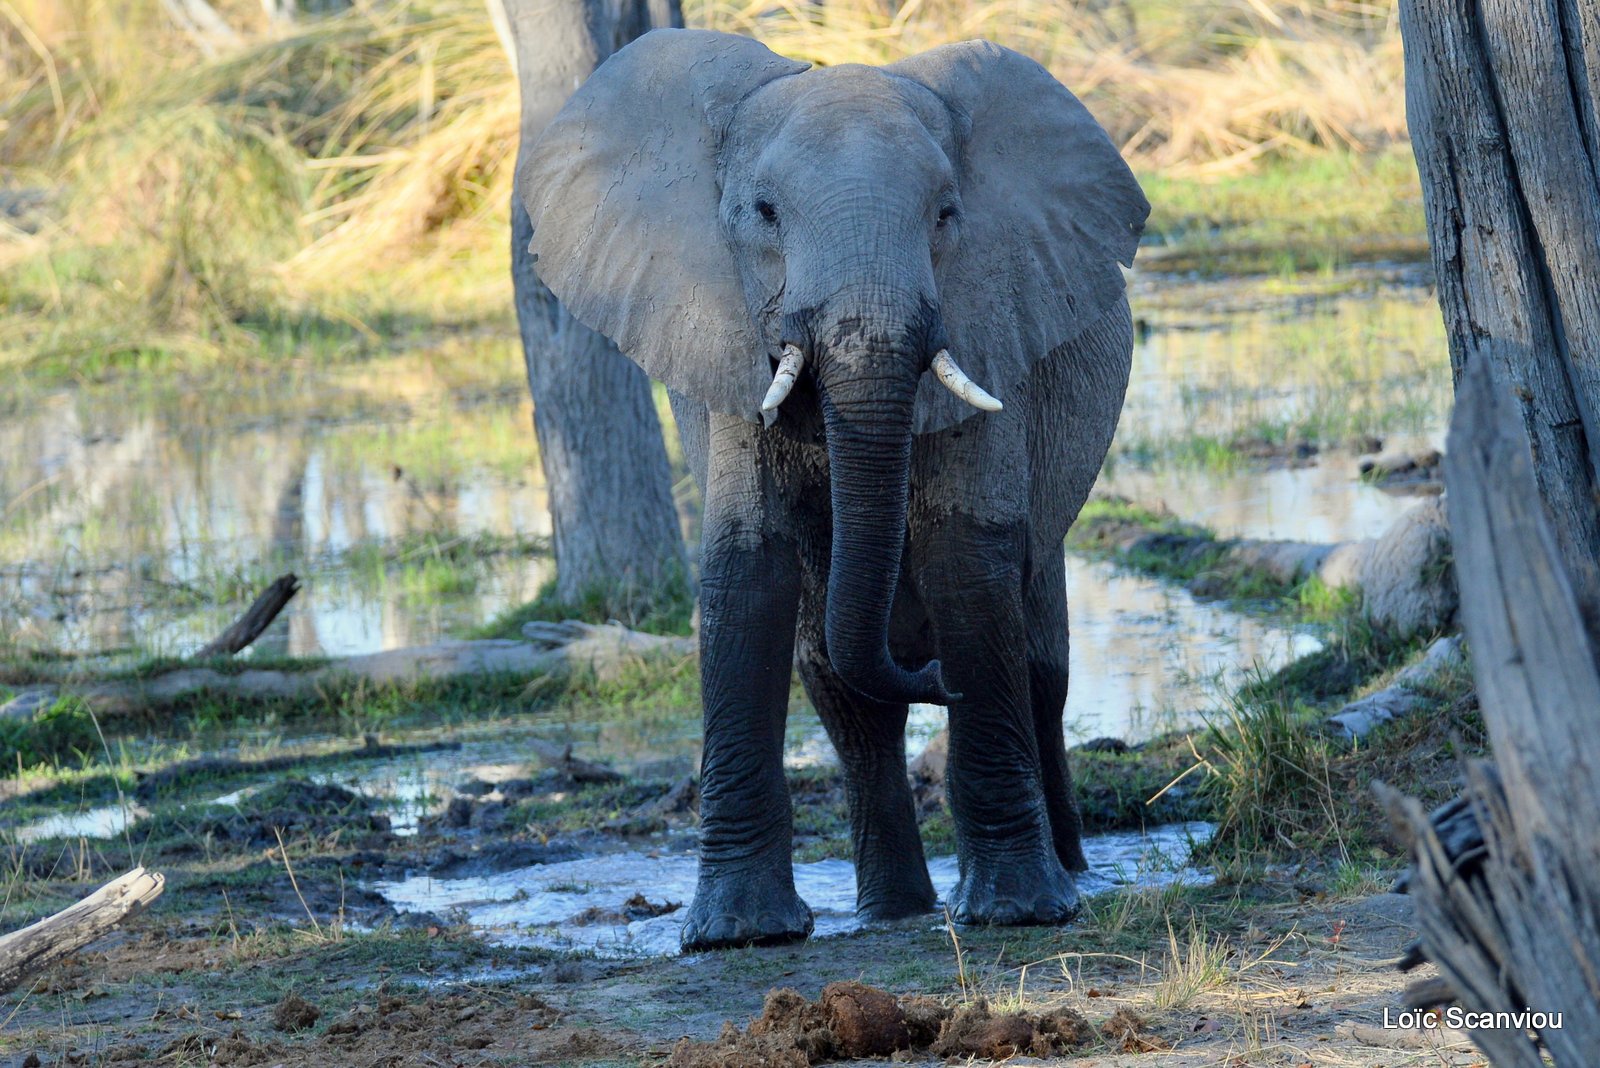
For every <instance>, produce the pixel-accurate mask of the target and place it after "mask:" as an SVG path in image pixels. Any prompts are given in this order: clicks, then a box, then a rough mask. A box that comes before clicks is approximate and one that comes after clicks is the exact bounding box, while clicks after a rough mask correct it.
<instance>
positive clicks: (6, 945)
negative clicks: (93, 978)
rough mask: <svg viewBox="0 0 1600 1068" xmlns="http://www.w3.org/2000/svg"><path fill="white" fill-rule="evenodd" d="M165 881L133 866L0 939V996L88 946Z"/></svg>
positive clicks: (158, 890)
mask: <svg viewBox="0 0 1600 1068" xmlns="http://www.w3.org/2000/svg"><path fill="white" fill-rule="evenodd" d="M165 887H166V878H165V877H164V876H162V875H161V874H159V873H157V872H152V871H145V870H144V869H143V868H135V869H133V870H132V871H130V872H128V873H127V874H126V875H123V876H121V877H120V878H117V879H113V880H112V881H111V882H109V883H107V884H106V885H104V886H102V887H101V888H100V889H98V890H96V891H95V892H94V893H92V894H90V895H89V896H88V897H86V898H84V899H83V900H82V901H79V902H78V903H77V904H74V905H69V906H67V907H66V908H64V909H62V910H61V911H60V912H58V913H56V914H55V915H53V916H47V917H45V918H44V919H42V920H40V921H39V922H38V923H35V924H32V925H31V926H28V927H24V928H23V929H22V930H20V931H14V932H12V933H11V934H8V935H5V936H3V937H0V994H4V993H7V992H8V991H10V990H11V989H13V988H14V987H16V985H17V984H18V983H20V982H22V980H24V979H26V978H27V977H28V976H30V975H33V974H34V973H35V972H39V971H42V970H43V969H45V968H48V967H49V966H50V965H52V964H54V963H55V962H56V961H58V960H61V959H62V958H63V957H67V956H70V955H71V954H73V953H76V952H77V951H78V950H80V949H82V948H83V947H84V946H87V945H88V944H89V943H91V942H93V941H94V940H95V939H97V938H99V937H100V936H101V935H103V934H105V933H106V932H107V931H109V930H111V929H112V928H113V927H115V926H117V924H119V923H121V922H122V921H123V920H125V919H127V918H128V917H129V916H131V915H133V914H134V913H135V912H137V911H138V910H139V909H141V908H143V907H144V906H146V905H148V904H150V902H152V901H154V900H155V899H156V898H158V897H160V896H161V891H162V890H163V889H165Z"/></svg>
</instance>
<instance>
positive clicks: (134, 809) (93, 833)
mask: <svg viewBox="0 0 1600 1068" xmlns="http://www.w3.org/2000/svg"><path fill="white" fill-rule="evenodd" d="M149 814H150V813H148V812H146V811H145V810H144V809H143V808H140V807H139V806H138V805H96V806H94V807H93V808H85V809H80V810H78V811H76V812H58V813H54V814H52V815H49V816H44V817H41V818H40V819H36V820H32V821H30V822H28V823H25V824H23V825H22V826H20V827H18V828H16V829H15V830H14V831H11V832H10V837H12V838H13V839H14V840H15V841H18V842H38V841H43V840H44V839H46V838H115V837H116V836H117V835H119V834H121V833H122V832H123V830H125V829H126V828H128V827H131V826H132V825H133V824H135V823H137V822H139V820H141V819H143V818H144V817H146V816H148V815H149Z"/></svg>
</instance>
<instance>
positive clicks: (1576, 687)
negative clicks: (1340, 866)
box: [1379, 360, 1600, 1068]
mask: <svg viewBox="0 0 1600 1068" xmlns="http://www.w3.org/2000/svg"><path fill="white" fill-rule="evenodd" d="M1445 469H1446V481H1447V484H1448V486H1449V492H1450V525H1451V528H1452V531H1453V533H1454V536H1455V552H1456V566H1457V570H1458V573H1459V575H1460V579H1461V617H1462V622H1463V625H1464V628H1465V630H1466V636H1467V642H1468V644H1469V646H1470V647H1471V649H1472V657H1473V673H1474V675H1475V677H1476V679H1477V684H1478V694H1479V698H1480V700H1481V702H1482V707H1483V718H1484V723H1485V725H1486V726H1487V727H1488V730H1489V739H1490V742H1491V744H1492V745H1493V747H1494V753H1495V760H1496V767H1495V768H1489V767H1488V766H1487V765H1484V764H1482V763H1478V764H1475V765H1472V766H1469V767H1468V768H1467V790H1466V793H1465V798H1464V801H1465V805H1464V806H1463V805H1459V804H1456V805H1452V806H1447V807H1446V808H1445V809H1442V810H1441V811H1440V813H1439V814H1437V817H1438V818H1434V819H1430V818H1429V817H1428V815H1427V814H1425V813H1424V812H1423V810H1422V807H1421V806H1420V805H1418V804H1417V802H1415V801H1413V800H1411V799H1409V798H1404V797H1401V796H1400V795H1399V794H1398V793H1396V792H1394V791H1392V790H1387V789H1385V788H1383V787H1381V786H1380V787H1379V795H1380V797H1382V799H1383V801H1384V803H1385V806H1386V807H1387V809H1388V811H1389V815H1390V819H1391V820H1392V821H1393V823H1394V825H1395V828H1396V831H1397V834H1398V836H1399V837H1400V839H1401V840H1402V842H1404V843H1405V844H1406V845H1407V846H1408V847H1409V848H1410V849H1411V851H1412V863H1413V868H1412V872H1411V874H1410V878H1409V887H1410V892H1411V893H1412V894H1414V895H1415V896H1416V898H1417V923H1418V927H1419V929H1420V931H1421V943H1422V948H1423V950H1424V952H1425V953H1426V955H1427V957H1428V959H1430V960H1432V961H1433V962H1434V963H1436V964H1437V965H1438V966H1439V969H1440V971H1441V972H1442V973H1443V978H1444V981H1445V984H1446V985H1447V987H1448V989H1447V990H1445V991H1442V992H1441V991H1439V990H1437V989H1436V984H1429V983H1427V982H1425V983H1424V984H1421V985H1420V986H1419V987H1414V988H1413V989H1412V990H1411V991H1408V997H1409V998H1410V999H1411V1000H1412V1001H1413V1003H1414V1004H1415V1003H1420V1002H1431V1003H1436V1002H1438V1001H1440V1000H1441V999H1447V998H1448V997H1453V998H1454V999H1455V1000H1457V1001H1459V1002H1460V1003H1461V1005H1462V1007H1463V1008H1465V1009H1468V1010H1470V1011H1473V1012H1496V1013H1510V1014H1516V1013H1520V1012H1523V1011H1525V1010H1532V1011H1534V1012H1544V1013H1552V1014H1553V1013H1560V1014H1561V1018H1560V1021H1559V1022H1558V1023H1555V1024H1554V1025H1553V1026H1551V1025H1549V1024H1541V1023H1540V1022H1539V1021H1538V1020H1537V1019H1535V1020H1533V1021H1517V1022H1516V1023H1513V1024H1510V1025H1508V1026H1501V1027H1493V1028H1488V1029H1483V1030H1471V1031H1470V1034H1471V1036H1472V1040H1473V1041H1474V1042H1475V1043H1477V1045H1478V1046H1479V1048H1481V1049H1482V1050H1483V1051H1484V1052H1485V1053H1486V1054H1488V1055H1489V1058H1490V1060H1491V1061H1492V1062H1493V1063H1494V1064H1496V1065H1519V1066H1520V1065H1526V1066H1528V1068H1537V1066H1539V1065H1540V1064H1542V1063H1543V1061H1542V1060H1541V1058H1540V1055H1539V1051H1538V1047H1537V1045H1536V1044H1535V1043H1534V1042H1532V1041H1530V1040H1529V1038H1528V1037H1527V1032H1528V1031H1529V1030H1532V1031H1535V1032H1537V1034H1538V1038H1539V1042H1541V1043H1542V1044H1543V1045H1544V1047H1545V1049H1546V1050H1548V1051H1549V1053H1550V1054H1551V1055H1552V1056H1553V1057H1554V1059H1555V1062H1556V1064H1558V1065H1572V1066H1579V1065H1583V1066H1586V1065H1589V1064H1592V1063H1594V1055H1593V1051H1594V1049H1595V1047H1596V1045H1597V1044H1600V925H1597V923H1596V920H1597V917H1600V774H1597V773H1596V769H1600V733H1597V732H1596V731H1595V730H1594V715H1595V710H1596V709H1600V668H1597V666H1596V653H1597V651H1600V649H1597V645H1596V642H1595V640H1594V637H1593V636H1592V635H1590V634H1589V632H1588V628H1587V626H1586V624H1585V620H1584V618H1583V615H1582V613H1581V612H1580V610H1579V604H1578V598H1577V594H1576V593H1575V592H1574V590H1573V588H1572V585H1571V583H1570V582H1569V581H1568V579H1567V574H1566V569H1565V564H1564V562H1563V560H1562V554H1561V549H1560V546H1559V539H1557V537H1556V536H1555V533H1554V531H1553V530H1552V529H1551V525H1550V523H1549V522H1548V521H1547V519H1546V518H1545V515H1544V509H1543V507H1542V506H1541V502H1540V500H1539V492H1538V485H1537V482H1536V480H1535V477H1534V465H1533V460H1532V456H1531V454H1530V452H1529V449H1528V444H1527V441H1526V440H1525V438H1524V423H1523V420H1522V419H1520V418H1519V413H1517V411H1516V408H1515V405H1514V402H1513V401H1512V400H1511V397H1510V395H1509V394H1508V393H1507V392H1506V391H1505V390H1504V389H1503V388H1501V387H1500V386H1499V384H1498V383H1496V382H1495V381H1494V379H1493V378H1492V376H1491V372H1490V370H1489V365H1488V364H1487V363H1485V362H1484V361H1481V360H1478V361H1474V362H1472V363H1469V364H1468V365H1467V368H1466V372H1465V374H1464V376H1463V378H1462V381H1461V385H1460V390H1459V398H1458V400H1457V404H1456V414H1455V418H1454V420H1453V422H1452V426H1451V431H1450V448H1449V452H1448V453H1447V455H1446V457H1445ZM1464 808H1469V809H1470V811H1471V814H1472V817H1473V818H1472V819H1471V820H1463V819H1461V818H1460V817H1461V815H1462V814H1463V810H1464ZM1474 832H1475V833H1474ZM1480 836H1481V837H1480ZM1480 843H1481V844H1480Z"/></svg>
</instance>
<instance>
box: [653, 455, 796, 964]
mask: <svg viewBox="0 0 1600 1068" xmlns="http://www.w3.org/2000/svg"><path fill="white" fill-rule="evenodd" d="M735 429H737V428H735ZM715 439H716V434H715V433H714V434H713V443H712V444H713V464H715V462H716V451H715V450H716V448H717V445H718V442H717V441H716V440H715ZM724 455H726V454H724ZM747 459H748V455H747ZM739 474H740V472H737V471H735V472H733V473H732V474H729V473H724V474H723V476H722V477H720V478H719V477H718V476H717V474H716V472H715V470H714V471H713V478H712V485H711V486H710V487H709V488H708V493H707V511H706V521H705V528H704V531H705V533H704V536H703V538H702V551H701V583H700V606H701V607H700V613H701V617H700V618H701V623H700V684H701V690H702V695H703V701H704V705H705V748H704V752H703V756H702V758H701V765H700V875H699V882H698V885H697V886H696V888H695V895H694V903H693V904H692V905H691V906H690V907H689V914H688V919H687V921H686V923H685V924H684V928H683V948H684V949H686V950H694V949H711V948H718V947H723V946H742V945H753V944H771V943H776V942H788V941H794V940H797V939H802V938H805V937H806V936H807V935H809V934H810V933H811V927H812V918H811V910H810V909H809V908H807V907H806V904H805V902H803V901H801V900H800V898H799V896H798V895H797V894H796V893H795V889H794V867H793V864H792V861H791V851H792V848H793V843H794V831H793V817H792V813H791V810H790V802H789V788H788V784H787V783H786V781H785V780H784V776H783V727H784V719H785V717H786V715H787V712H788V702H789V680H790V676H791V672H792V668H793V660H794V626H795V613H796V607H797V604H798V601H799V579H798V563H797V560H796V555H795V551H794V546H793V545H792V544H790V543H784V542H781V541H778V540H776V539H774V538H772V537H768V536H762V535H761V534H760V533H759V532H760V530H761V526H760V524H759V519H760V514H761V509H760V500H759V496H753V495H751V494H745V493H741V492H739V490H740V489H742V487H743V481H744V480H743V479H742V478H740V477H738V476H739ZM730 482H731V483H733V485H732V486H731V487H730V485H729V483H730ZM719 491H720V492H719Z"/></svg>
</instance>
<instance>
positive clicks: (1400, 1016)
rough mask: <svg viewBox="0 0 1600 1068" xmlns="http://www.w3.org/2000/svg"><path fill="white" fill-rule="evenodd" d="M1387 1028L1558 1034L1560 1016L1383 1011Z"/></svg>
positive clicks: (1451, 1008) (1450, 1009)
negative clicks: (1435, 1028)
mask: <svg viewBox="0 0 1600 1068" xmlns="http://www.w3.org/2000/svg"><path fill="white" fill-rule="evenodd" d="M1383 1026H1384V1027H1402V1028H1407V1029H1412V1028H1418V1027H1454V1028H1456V1029H1457V1030H1460V1031H1528V1030H1533V1031H1559V1030H1561V1013H1559V1012H1535V1011H1534V1010H1532V1009H1523V1010H1522V1011H1520V1012H1474V1011H1472V1010H1471V1009H1464V1008H1462V1007H1461V1006H1460V1005H1451V1006H1449V1007H1448V1008H1445V1009H1405V1010H1403V1011H1401V1012H1392V1011H1390V1010H1389V1009H1387V1008H1385V1009H1384V1010H1383Z"/></svg>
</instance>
